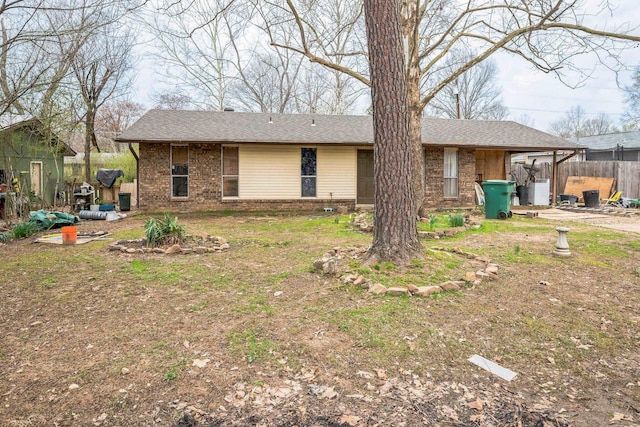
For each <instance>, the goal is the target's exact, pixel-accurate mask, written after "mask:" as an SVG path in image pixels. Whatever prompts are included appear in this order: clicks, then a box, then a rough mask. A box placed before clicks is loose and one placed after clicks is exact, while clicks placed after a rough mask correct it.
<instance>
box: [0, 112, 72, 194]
mask: <svg viewBox="0 0 640 427" xmlns="http://www.w3.org/2000/svg"><path fill="white" fill-rule="evenodd" d="M75 154H76V153H75V152H74V151H73V150H72V149H71V148H69V146H68V145H67V144H65V143H64V142H63V141H62V140H60V139H59V138H58V137H57V136H56V135H55V134H53V133H52V132H51V131H49V130H48V129H47V127H46V126H45V125H44V124H43V122H42V121H41V120H39V119H37V118H34V117H24V116H10V115H6V116H3V117H1V118H0V184H7V186H8V188H9V189H8V191H15V190H19V192H20V194H22V195H24V196H26V195H30V196H31V197H36V198H40V199H41V200H42V201H43V202H45V204H48V205H52V204H53V202H54V199H55V197H56V195H57V194H58V193H59V192H61V191H62V190H63V189H64V156H74V155H75Z"/></svg>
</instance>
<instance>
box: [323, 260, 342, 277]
mask: <svg viewBox="0 0 640 427" xmlns="http://www.w3.org/2000/svg"><path fill="white" fill-rule="evenodd" d="M322 272H323V273H324V274H336V273H337V272H338V263H337V262H336V260H335V259H333V258H332V259H330V260H328V261H327V262H325V263H324V264H323V265H322Z"/></svg>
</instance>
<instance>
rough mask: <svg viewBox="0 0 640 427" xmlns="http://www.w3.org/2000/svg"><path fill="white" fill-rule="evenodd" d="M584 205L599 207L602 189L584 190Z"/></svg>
mask: <svg viewBox="0 0 640 427" xmlns="http://www.w3.org/2000/svg"><path fill="white" fill-rule="evenodd" d="M582 198H583V199H584V205H585V206H586V207H588V208H597V207H599V206H600V190H587V191H583V192H582Z"/></svg>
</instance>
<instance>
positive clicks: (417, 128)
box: [401, 0, 425, 215]
mask: <svg viewBox="0 0 640 427" xmlns="http://www.w3.org/2000/svg"><path fill="white" fill-rule="evenodd" d="M401 3H402V9H401V19H402V21H401V22H402V37H403V46H404V60H405V67H406V73H407V101H408V102H409V113H410V114H411V121H410V123H409V137H410V138H411V146H412V149H413V160H412V162H413V169H412V173H413V179H412V184H413V197H414V203H415V208H414V212H415V214H416V215H420V214H421V213H422V207H423V205H424V193H425V179H424V174H425V164H424V153H423V148H422V110H423V106H422V99H421V96H420V78H421V75H422V74H421V71H420V55H419V50H420V46H419V42H420V37H419V27H420V16H419V13H418V7H419V2H415V1H407V0H402V1H401Z"/></svg>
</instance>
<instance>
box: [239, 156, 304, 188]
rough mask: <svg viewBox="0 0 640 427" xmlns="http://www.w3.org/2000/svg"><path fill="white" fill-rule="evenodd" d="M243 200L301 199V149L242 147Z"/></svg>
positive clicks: (241, 181)
mask: <svg viewBox="0 0 640 427" xmlns="http://www.w3.org/2000/svg"><path fill="white" fill-rule="evenodd" d="M239 154H240V160H239V163H240V164H239V167H240V176H239V179H240V183H239V184H240V191H239V194H238V198H240V199H299V198H300V182H301V181H300V148H296V147H288V146H277V145H270V146H246V147H244V146H240V153H239Z"/></svg>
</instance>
